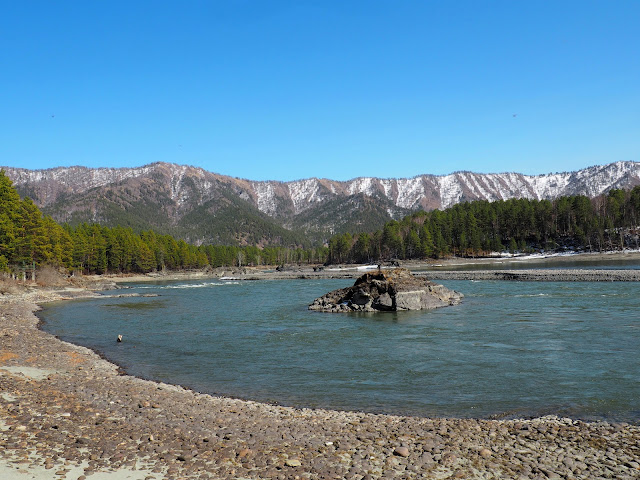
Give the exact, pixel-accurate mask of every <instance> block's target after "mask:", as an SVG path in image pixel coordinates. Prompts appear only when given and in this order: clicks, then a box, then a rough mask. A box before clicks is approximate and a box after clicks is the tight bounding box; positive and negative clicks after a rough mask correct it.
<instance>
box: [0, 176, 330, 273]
mask: <svg viewBox="0 0 640 480" xmlns="http://www.w3.org/2000/svg"><path fill="white" fill-rule="evenodd" d="M327 254H328V249H327V248H326V247H316V248H306V249H303V248H298V247H281V246H274V247H270V246H266V247H263V248H259V247H257V246H245V247H239V246H225V245H192V244H188V243H186V242H185V241H184V240H177V239H175V238H174V237H172V236H170V235H160V234H158V233H156V232H154V231H151V230H149V231H143V232H140V233H135V232H134V231H133V229H131V228H126V227H113V228H110V227H104V226H101V225H98V224H87V223H82V224H80V225H77V226H74V227H71V226H70V225H68V224H64V225H60V224H58V223H56V222H55V221H54V220H53V219H52V218H51V217H49V216H44V215H43V214H42V212H41V211H40V209H39V208H38V207H37V206H36V205H35V204H34V203H33V201H32V200H31V199H30V198H28V197H25V198H22V199H21V198H20V195H19V194H18V192H17V191H16V189H15V187H14V186H13V183H12V182H11V179H9V177H7V176H6V175H5V173H4V171H0V272H5V273H10V272H13V273H18V272H20V271H24V270H26V269H31V268H35V267H37V266H41V265H45V264H46V265H52V266H54V267H58V268H65V269H67V270H69V271H81V272H83V273H96V274H103V273H107V272H109V273H147V272H151V271H157V270H163V269H169V270H179V269H190V268H203V267H207V266H210V267H235V266H246V265H279V264H283V263H303V262H307V263H323V262H325V261H326V258H327Z"/></svg>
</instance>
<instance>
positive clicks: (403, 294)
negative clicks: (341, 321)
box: [309, 268, 463, 312]
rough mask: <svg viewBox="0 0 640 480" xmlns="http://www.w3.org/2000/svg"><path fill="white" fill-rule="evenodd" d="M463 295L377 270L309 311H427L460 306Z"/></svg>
mask: <svg viewBox="0 0 640 480" xmlns="http://www.w3.org/2000/svg"><path fill="white" fill-rule="evenodd" d="M462 297H463V295H462V294H461V293H459V292H456V291H454V290H450V289H448V288H447V287H445V286H443V285H439V284H437V283H433V282H431V281H429V280H427V279H426V278H424V277H416V276H414V275H412V274H411V272H410V271H409V270H406V269H404V268H396V269H394V270H377V271H375V272H372V273H365V274H364V275H362V276H361V277H360V278H358V279H357V280H356V282H355V283H354V284H353V286H351V287H347V288H340V289H338V290H333V291H332V292H329V293H327V294H325V295H323V296H322V297H320V298H316V299H315V300H314V301H313V303H312V304H311V305H309V310H319V311H322V312H381V311H382V312H385V311H387V312H388V311H398V310H425V309H433V308H439V307H446V306H448V305H457V304H458V303H460V301H461V300H462Z"/></svg>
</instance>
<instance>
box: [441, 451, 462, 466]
mask: <svg viewBox="0 0 640 480" xmlns="http://www.w3.org/2000/svg"><path fill="white" fill-rule="evenodd" d="M457 461H458V457H456V456H455V455H454V454H453V453H447V454H446V455H443V456H442V458H441V459H440V463H441V464H442V465H444V466H445V467H451V466H453V465H454V464H455V463H456V462H457Z"/></svg>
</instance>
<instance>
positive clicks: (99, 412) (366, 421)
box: [0, 289, 640, 480]
mask: <svg viewBox="0 0 640 480" xmlns="http://www.w3.org/2000/svg"><path fill="white" fill-rule="evenodd" d="M86 294H87V295H90V294H91V293H87V292H84V291H82V290H80V289H73V290H64V291H62V292H55V291H46V290H39V291H35V292H31V293H29V294H25V295H17V296H11V295H3V296H1V299H0V312H1V313H0V386H1V388H0V446H1V447H2V448H1V449H0V478H3V479H29V478H33V479H45V478H47V479H50V478H65V479H78V478H84V477H86V478H91V479H107V478H108V479H113V480H116V479H125V478H130V479H148V480H150V479H153V478H156V479H161V478H202V479H205V478H252V479H258V478H269V479H274V478H275V479H278V478H280V479H289V478H291V479H295V478H313V479H322V478H354V479H370V478H398V479H408V478H467V479H470V478H576V479H579V478H585V479H586V478H589V479H591V478H620V479H625V478H629V479H631V478H638V476H640V427H639V426H635V425H627V424H609V423H601V422H596V423H585V422H580V421H573V420H570V419H561V418H556V417H544V418H538V419H531V420H508V421H505V420H472V419H429V418H413V417H398V416H388V415H374V414H363V413H357V412H337V411H327V410H310V409H295V408H287V407H280V406H273V405H267V404H261V403H256V402H248V401H241V400H234V399H227V398H216V397H212V396H209V395H201V394H198V393H195V392H192V391H189V390H186V389H182V388H180V387H174V386H170V385H165V384H157V383H154V382H149V381H145V380H140V379H137V378H134V377H130V376H126V375H120V374H119V373H118V369H117V367H116V366H114V365H112V364H110V363H108V362H106V361H105V360H103V359H101V358H100V357H99V356H98V355H96V354H95V353H93V352H91V351H90V350H88V349H86V348H83V347H78V346H75V345H71V344H68V343H65V342H61V341H59V340H58V339H56V338H55V337H53V336H51V335H49V334H46V333H44V332H42V331H40V330H38V329H37V323H38V319H37V317H35V315H34V314H33V312H34V311H35V310H36V309H37V308H38V307H37V305H36V304H35V303H33V302H34V301H38V302H44V301H47V300H55V299H59V298H69V297H71V296H82V295H86Z"/></svg>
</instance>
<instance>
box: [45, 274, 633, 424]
mask: <svg viewBox="0 0 640 480" xmlns="http://www.w3.org/2000/svg"><path fill="white" fill-rule="evenodd" d="M352 283H353V280H328V279H327V280H271V281H246V282H241V281H222V280H213V279H212V280H205V281H183V282H159V283H154V284H149V283H146V284H132V285H131V288H130V289H129V290H127V293H140V294H157V295H158V296H157V297H125V298H100V299H91V300H78V301H73V302H60V303H56V304H51V305H49V306H47V307H46V308H45V309H44V310H43V311H42V312H41V313H40V317H41V318H42V319H43V320H44V324H43V327H42V328H43V329H44V330H45V331H48V332H50V333H52V334H55V335H57V336H58V337H60V338H61V339H63V340H66V341H70V342H72V343H76V344H79V345H84V346H87V347H89V348H92V349H94V350H96V351H99V352H100V353H101V354H103V355H104V356H105V357H106V358H107V359H109V360H110V361H112V362H114V363H116V364H118V365H120V366H122V367H123V368H124V369H125V370H126V371H127V372H128V373H130V374H132V375H136V376H139V377H143V378H148V379H152V380H159V381H164V382H168V383H174V384H180V385H184V386H187V387H190V388H193V389H195V390H197V391H200V392H205V393H211V394H218V395H227V396H234V397H240V398H245V399H253V400H259V401H266V402H276V403H280V404H285V405H294V406H307V407H326V408H334V409H348V410H363V411H369V412H384V413H396V414H410V415H420V416H454V417H483V418H503V417H508V418H510V417H516V416H525V417H526V416H538V415H547V414H556V415H561V416H571V417H574V418H581V419H607V420H618V421H629V422H634V423H636V422H638V421H640V355H639V354H638V352H640V314H639V313H638V312H640V295H638V293H639V291H638V289H639V288H640V286H639V285H638V284H636V283H587V282H567V283H552V282H549V283H545V282H499V281H487V282H471V281H448V282H442V283H444V284H445V285H446V286H448V287H450V288H453V289H455V290H458V291H460V292H462V293H463V294H464V295H465V298H464V300H463V303H462V304H461V305H458V306H454V307H448V308H443V309H438V310H434V311H421V312H395V313H375V314H328V313H319V312H310V311H308V310H307V305H308V304H309V303H311V302H312V301H313V299H314V298H316V297H318V296H321V295H322V294H324V293H326V292H327V291H329V290H332V289H335V288H340V287H344V286H348V285H351V284H352ZM118 335H122V336H123V342H122V343H117V342H116V337H117V336H118Z"/></svg>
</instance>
